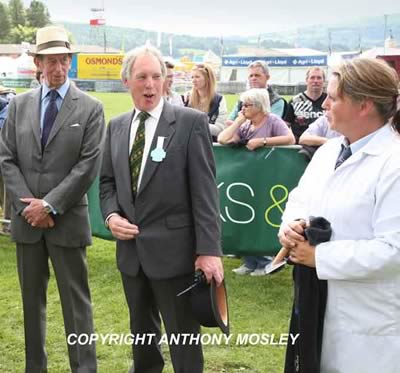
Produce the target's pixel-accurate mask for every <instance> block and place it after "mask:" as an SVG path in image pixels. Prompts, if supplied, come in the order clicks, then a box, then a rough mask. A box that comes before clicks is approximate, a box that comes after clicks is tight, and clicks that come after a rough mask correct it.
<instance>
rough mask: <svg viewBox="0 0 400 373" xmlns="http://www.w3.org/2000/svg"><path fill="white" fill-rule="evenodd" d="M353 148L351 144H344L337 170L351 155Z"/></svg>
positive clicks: (337, 162) (337, 161)
mask: <svg viewBox="0 0 400 373" xmlns="http://www.w3.org/2000/svg"><path fill="white" fill-rule="evenodd" d="M351 154H352V153H351V148H350V146H345V145H343V144H342V149H341V151H340V153H339V156H338V158H337V160H336V164H335V170H336V169H337V168H338V167H339V166H340V165H341V164H342V163H343V162H344V161H345V160H346V159H347V158H349V157H350V156H351Z"/></svg>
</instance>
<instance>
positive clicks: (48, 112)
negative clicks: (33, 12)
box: [0, 26, 105, 373]
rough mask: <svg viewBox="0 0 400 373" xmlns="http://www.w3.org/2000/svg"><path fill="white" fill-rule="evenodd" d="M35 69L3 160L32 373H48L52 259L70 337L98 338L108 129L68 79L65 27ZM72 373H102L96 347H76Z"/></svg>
mask: <svg viewBox="0 0 400 373" xmlns="http://www.w3.org/2000/svg"><path fill="white" fill-rule="evenodd" d="M31 53H32V54H33V55H34V62H35V64H36V66H37V67H38V68H39V69H40V71H42V73H43V77H44V82H43V85H42V87H40V88H37V89H33V90H30V91H28V92H26V93H23V94H20V95H17V96H16V97H15V98H14V99H13V100H11V102H10V105H9V111H8V116H7V119H6V122H5V124H4V127H3V129H2V132H1V142H0V161H1V170H2V174H3V178H4V181H5V184H6V187H7V191H8V193H9V196H10V199H11V202H12V211H11V235H12V238H13V240H14V241H16V245H17V249H16V254H17V266H18V275H19V280H20V286H21V292H22V302H23V315H24V327H25V357H26V363H25V365H26V366H25V372H47V354H46V348H45V339H46V293H47V285H48V280H49V276H50V272H49V258H50V260H51V262H52V266H53V269H54V274H55V277H56V280H57V285H58V290H59V295H60V300H61V306H62V311H63V317H64V326H65V333H66V335H67V336H68V335H71V334H75V335H78V336H79V335H91V334H92V333H94V329H93V318H92V306H91V301H90V291H89V286H88V276H87V265H86V245H89V244H90V243H91V240H92V237H91V231H90V223H89V214H88V200H87V197H86V192H87V190H88V189H89V187H90V185H91V184H92V183H93V181H94V179H95V177H96V175H97V173H98V170H99V167H100V153H101V148H102V143H103V134H104V130H105V123H104V114H103V107H102V104H101V103H100V102H99V101H97V100H95V99H94V98H92V97H91V96H89V95H87V94H85V93H83V92H81V91H79V90H78V89H77V88H75V87H74V86H73V85H71V84H70V81H69V80H68V71H69V69H70V67H71V59H72V51H71V47H70V44H69V41H68V34H67V32H66V30H65V29H63V28H60V27H55V26H49V27H44V28H40V29H38V31H37V34H36V50H35V51H33V52H31ZM68 354H69V362H70V367H71V372H73V373H78V372H86V373H89V372H90V373H94V372H96V371H97V363H96V349H95V344H94V343H92V344H80V343H76V344H69V345H68Z"/></svg>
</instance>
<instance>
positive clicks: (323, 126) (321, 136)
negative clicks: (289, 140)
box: [299, 115, 340, 147]
mask: <svg viewBox="0 0 400 373" xmlns="http://www.w3.org/2000/svg"><path fill="white" fill-rule="evenodd" d="M337 136H340V133H339V132H336V131H334V130H331V129H330V126H329V122H328V118H327V117H326V116H325V115H323V116H322V117H319V118H318V119H317V120H316V121H315V122H313V123H311V124H310V126H309V127H308V128H307V130H306V131H305V132H303V134H302V135H301V136H300V139H299V144H300V145H308V146H317V147H318V146H321V145H323V144H325V143H326V142H327V141H328V140H329V139H332V138H334V137H337Z"/></svg>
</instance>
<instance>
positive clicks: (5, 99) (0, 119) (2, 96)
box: [0, 85, 16, 129]
mask: <svg viewBox="0 0 400 373" xmlns="http://www.w3.org/2000/svg"><path fill="white" fill-rule="evenodd" d="M15 95H16V92H15V89H13V88H7V87H4V86H2V85H0V129H1V128H3V124H4V122H5V120H6V118H7V112H8V104H9V103H10V100H11V99H12V98H13V97H14V96H15Z"/></svg>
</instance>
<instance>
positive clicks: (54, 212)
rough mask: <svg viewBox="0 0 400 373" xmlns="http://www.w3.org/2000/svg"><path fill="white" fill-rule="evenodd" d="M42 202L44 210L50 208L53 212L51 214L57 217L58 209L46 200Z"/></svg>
mask: <svg viewBox="0 0 400 373" xmlns="http://www.w3.org/2000/svg"><path fill="white" fill-rule="evenodd" d="M42 201H43V207H44V208H46V207H49V208H50V210H51V213H52V214H53V215H57V211H56V209H55V208H54V207H53V206H52V205H50V203H48V202H46V201H45V200H44V199H43V200H42Z"/></svg>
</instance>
